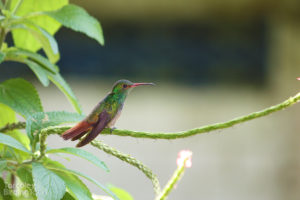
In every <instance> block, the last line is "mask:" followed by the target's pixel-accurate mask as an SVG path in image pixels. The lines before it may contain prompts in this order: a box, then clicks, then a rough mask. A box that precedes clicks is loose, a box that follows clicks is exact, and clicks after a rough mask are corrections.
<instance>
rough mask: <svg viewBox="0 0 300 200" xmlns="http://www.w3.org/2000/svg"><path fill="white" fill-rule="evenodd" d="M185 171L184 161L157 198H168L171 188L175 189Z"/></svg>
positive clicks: (161, 199)
mask: <svg viewBox="0 0 300 200" xmlns="http://www.w3.org/2000/svg"><path fill="white" fill-rule="evenodd" d="M184 171H185V167H184V163H183V164H182V165H181V166H179V167H178V168H177V169H176V170H175V172H174V173H173V175H172V177H171V178H170V180H169V181H168V183H167V185H166V186H165V187H164V189H163V190H162V191H161V193H160V194H159V195H158V196H157V197H156V198H155V200H164V199H166V198H167V196H168V195H169V193H170V192H171V190H173V189H174V186H175V184H176V183H177V182H178V181H179V179H180V178H181V177H182V175H183V173H184Z"/></svg>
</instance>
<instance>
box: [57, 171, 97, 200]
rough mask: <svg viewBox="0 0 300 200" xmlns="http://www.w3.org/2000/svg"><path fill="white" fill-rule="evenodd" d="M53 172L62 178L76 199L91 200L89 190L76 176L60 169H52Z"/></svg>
mask: <svg viewBox="0 0 300 200" xmlns="http://www.w3.org/2000/svg"><path fill="white" fill-rule="evenodd" d="M54 172H55V173H56V174H57V175H58V176H59V177H60V178H61V179H63V180H64V182H65V183H66V186H67V189H68V191H69V192H70V194H72V196H73V197H75V198H76V199H78V200H92V195H91V192H90V191H89V189H88V188H87V187H86V185H84V183H83V182H82V181H81V180H80V179H79V178H78V177H77V176H74V175H72V174H70V173H65V172H61V171H55V170H54Z"/></svg>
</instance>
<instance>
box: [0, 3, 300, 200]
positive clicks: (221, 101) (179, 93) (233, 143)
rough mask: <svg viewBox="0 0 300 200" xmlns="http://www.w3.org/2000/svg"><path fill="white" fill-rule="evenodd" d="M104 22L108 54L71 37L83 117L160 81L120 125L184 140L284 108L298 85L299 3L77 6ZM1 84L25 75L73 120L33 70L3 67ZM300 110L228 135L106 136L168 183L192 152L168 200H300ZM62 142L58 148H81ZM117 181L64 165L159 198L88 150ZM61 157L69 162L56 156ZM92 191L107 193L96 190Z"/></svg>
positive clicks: (65, 40)
mask: <svg viewBox="0 0 300 200" xmlns="http://www.w3.org/2000/svg"><path fill="white" fill-rule="evenodd" d="M71 2H72V3H74V4H78V5H81V6H82V7H84V8H85V9H86V10H88V12H89V13H91V14H92V15H93V16H95V17H97V18H98V19H99V20H100V22H101V24H102V27H103V30H104V36H105V40H106V44H105V46H104V47H101V46H99V45H98V44H97V43H96V42H95V41H93V40H91V39H89V38H87V37H85V36H83V35H81V34H79V33H74V32H71V31H68V30H66V29H62V30H60V31H59V33H58V34H57V35H56V38H57V40H58V43H59V47H60V51H61V60H60V61H59V63H58V64H59V66H60V68H61V72H62V74H63V75H64V77H65V78H66V80H67V81H68V82H69V84H70V86H71V87H72V88H73V90H74V92H75V94H76V95H77V97H78V99H79V101H80V103H81V104H82V107H83V110H84V112H85V114H87V113H89V112H90V111H91V110H92V108H93V107H94V106H95V105H96V103H98V101H100V100H101V99H102V98H103V97H104V96H105V95H106V94H107V93H108V91H109V90H110V89H111V86H112V84H113V83H114V82H115V81H116V80H118V79H123V78H126V79H130V80H132V81H136V82H142V81H152V82H155V83H156V84H157V86H156V87H143V88H142V87H141V88H137V89H135V90H134V91H133V92H132V94H131V95H130V96H129V97H128V99H127V102H126V106H125V107H124V110H123V113H122V116H121V118H120V119H119V121H118V122H117V124H116V126H117V127H118V128H120V129H131V130H142V131H165V132H168V131H181V130H186V129H190V128H195V127H200V126H202V125H206V124H210V123H215V122H221V121H226V120H229V119H231V118H233V117H237V116H240V115H244V114H247V113H249V112H253V111H257V110H260V109H263V108H265V107H268V106H270V105H273V104H276V103H279V102H281V101H283V100H284V99H286V98H288V97H289V96H291V95H294V94H295V93H296V92H298V91H299V90H298V88H299V87H300V83H299V82H297V81H296V77H298V76H300V67H299V66H300V15H299V9H300V1H298V0H286V1H275V2H274V1H268V0H263V1H258V0H239V1H238V0H226V1H206V0H185V1H184V0H173V1H170V0H165V1H159V0H152V1H138V0H127V1H121V0H114V1H97V0H85V1H79V0H76V1H71ZM0 69H1V74H0V80H1V81H3V80H6V79H8V78H11V77H18V76H22V77H26V78H27V79H29V80H31V81H33V82H34V83H35V85H36V86H37V87H38V90H39V92H40V95H41V98H42V102H43V105H44V107H45V110H47V111H50V110H51V111H54V110H67V111H73V109H72V107H71V106H70V104H69V103H68V102H67V100H66V98H65V97H64V96H63V94H61V93H60V92H59V90H58V89H56V88H55V87H54V86H50V87H48V88H43V87H42V86H41V85H40V83H38V82H37V80H36V78H34V76H33V74H32V72H31V71H30V70H29V69H27V67H26V66H24V65H17V64H15V63H4V64H2V65H1V68H0ZM299 109H300V108H299V105H296V106H293V107H292V108H289V109H287V110H285V111H280V112H278V113H275V114H272V115H271V116H268V117H265V118H262V119H257V120H254V121H251V122H248V123H245V124H241V125H237V126H235V127H233V128H229V129H226V130H222V131H216V132H212V133H209V134H203V135H198V136H194V137H191V138H187V139H179V140H172V141H164V140H148V139H134V138H125V137H116V136H101V135H100V136H99V137H98V139H101V140H102V139H103V140H104V141H105V142H106V143H108V144H110V145H112V146H114V147H116V148H118V149H120V150H121V151H123V152H125V153H129V154H131V155H133V156H134V157H136V158H138V159H140V160H141V161H142V162H144V163H145V164H146V165H148V166H149V167H150V168H152V169H153V170H154V172H155V173H156V174H157V175H158V177H159V179H160V180H161V184H162V185H165V184H166V181H167V180H168V179H169V177H170V176H171V174H172V173H173V171H174V170H175V169H176V157H177V152H179V151H180V150H181V149H190V150H192V151H193V166H192V168H190V169H188V170H187V171H186V173H185V175H184V177H183V179H182V180H181V182H179V184H178V185H177V188H176V189H175V190H174V191H173V192H172V193H171V195H170V197H169V199H174V200H182V199H189V200H198V199H206V200H219V199H222V200H227V199H228V200H232V199H243V200H248V199H249V200H252V199H256V200H259V199H263V200H281V199H290V200H298V199H299V198H300V190H299V188H300V174H299V169H300V157H299V150H300V148H299V144H300V136H299V128H300V127H299V125H298V124H299V123H298V120H299V114H298V113H299V111H300V110H299ZM74 145H75V143H71V142H66V141H63V140H62V139H61V138H59V137H58V136H51V137H50V138H49V146H51V147H62V146H74ZM85 149H87V150H88V151H91V152H93V153H94V154H95V155H97V156H98V157H99V158H100V159H102V160H103V161H104V162H105V163H106V164H107V165H108V167H109V168H110V170H111V172H110V173H105V172H102V171H99V170H98V168H96V167H94V166H92V165H90V164H88V163H86V162H83V161H82V160H80V159H76V158H75V157H74V159H72V161H70V162H69V161H65V160H63V162H64V163H65V164H66V165H67V166H69V167H70V168H73V169H78V168H82V169H85V170H86V172H87V173H88V174H89V175H91V176H93V177H95V178H96V179H97V180H100V182H102V183H112V184H114V185H116V186H118V187H121V188H124V189H125V190H127V191H128V192H130V193H131V194H132V195H133V196H134V197H135V199H145V200H148V199H153V197H154V194H153V190H152V186H151V182H150V181H149V180H148V179H146V178H145V176H144V175H143V174H142V173H141V172H139V171H138V170H136V169H135V168H133V167H132V166H129V165H127V164H126V163H123V162H121V161H119V160H117V159H116V158H114V157H112V156H108V155H106V154H105V153H103V152H100V151H97V150H96V149H94V148H92V147H90V146H88V147H85ZM57 159H61V158H57ZM88 185H89V187H90V188H91V190H92V192H93V193H96V194H101V191H99V189H98V188H97V187H95V186H93V185H92V184H89V183H88Z"/></svg>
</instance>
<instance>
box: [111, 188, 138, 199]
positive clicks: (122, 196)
mask: <svg viewBox="0 0 300 200" xmlns="http://www.w3.org/2000/svg"><path fill="white" fill-rule="evenodd" d="M108 188H109V189H110V190H111V191H112V192H113V193H114V194H116V195H117V197H119V199H120V200H133V197H132V196H131V195H130V194H129V193H128V192H127V191H126V190H124V189H121V188H118V187H115V186H113V185H109V186H108Z"/></svg>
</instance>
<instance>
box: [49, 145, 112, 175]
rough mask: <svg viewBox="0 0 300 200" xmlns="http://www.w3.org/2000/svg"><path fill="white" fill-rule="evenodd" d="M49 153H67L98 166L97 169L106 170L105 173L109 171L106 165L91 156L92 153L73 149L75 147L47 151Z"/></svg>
mask: <svg viewBox="0 0 300 200" xmlns="http://www.w3.org/2000/svg"><path fill="white" fill-rule="evenodd" d="M47 153H67V154H72V155H75V156H79V157H81V158H83V159H86V160H88V161H90V162H91V163H93V164H94V165H96V166H97V167H100V168H102V169H104V170H105V171H107V172H108V171H109V169H108V168H107V166H106V165H105V163H104V162H103V161H101V160H99V159H98V158H97V157H96V156H94V155H93V154H91V153H90V152H87V151H84V150H82V149H78V148H73V147H65V148H60V149H51V150H49V151H47Z"/></svg>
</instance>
